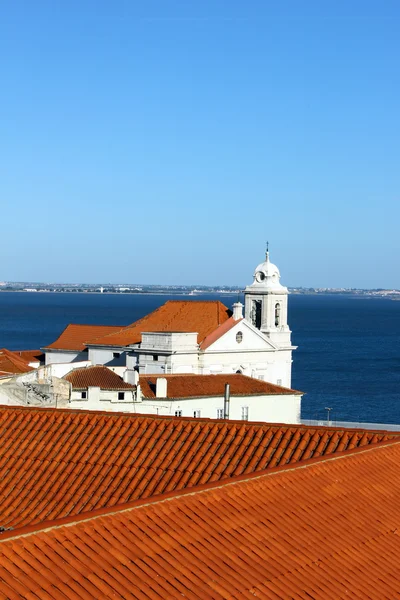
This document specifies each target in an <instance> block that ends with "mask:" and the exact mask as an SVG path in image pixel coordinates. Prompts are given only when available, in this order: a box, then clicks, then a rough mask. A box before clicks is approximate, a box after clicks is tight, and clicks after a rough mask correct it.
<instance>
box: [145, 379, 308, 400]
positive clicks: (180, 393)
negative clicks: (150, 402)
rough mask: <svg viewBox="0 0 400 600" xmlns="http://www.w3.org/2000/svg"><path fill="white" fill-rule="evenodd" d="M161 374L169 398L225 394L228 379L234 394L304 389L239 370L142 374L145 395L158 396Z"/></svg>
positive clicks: (289, 392)
mask: <svg viewBox="0 0 400 600" xmlns="http://www.w3.org/2000/svg"><path fill="white" fill-rule="evenodd" d="M159 378H162V379H166V380H167V398H200V397H207V396H223V395H224V392H225V384H227V383H228V384H229V386H230V394H231V396H256V395H263V396H264V395H267V396H269V395H271V396H275V395H279V396H282V395H289V394H302V393H303V392H299V391H297V390H292V389H290V388H285V387H282V386H280V385H274V384H273V383H269V382H267V381H262V380H261V379H254V377H247V376H246V375H241V374H239V373H233V374H226V375H225V374H224V375H193V374H179V375H140V380H139V383H140V387H141V390H142V393H143V396H144V397H145V398H155V397H156V382H157V379H159Z"/></svg>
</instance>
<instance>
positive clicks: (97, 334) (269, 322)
mask: <svg viewBox="0 0 400 600" xmlns="http://www.w3.org/2000/svg"><path fill="white" fill-rule="evenodd" d="M244 297H245V305H244V314H243V305H242V304H241V303H240V302H236V303H235V304H234V305H233V307H232V308H233V310H232V311H231V310H229V309H228V308H227V307H226V306H224V305H223V304H222V303H221V302H219V301H202V300H186V299H185V300H173V301H168V302H166V303H165V304H163V305H162V306H161V307H160V308H158V309H156V310H155V311H153V312H152V313H150V314H148V315H146V316H145V317H143V318H142V319H139V320H138V321H135V322H134V323H132V324H131V325H128V326H126V327H117V326H115V327H105V326H93V325H75V324H71V325H68V326H67V327H66V329H65V330H64V331H63V332H62V334H61V335H60V336H59V338H58V339H57V340H56V341H55V342H53V343H52V344H50V345H49V346H47V347H46V348H43V351H44V352H45V356H46V365H50V364H54V363H76V367H78V366H79V367H80V366H82V365H84V364H88V365H105V366H107V367H109V368H110V369H112V370H113V371H114V372H116V373H117V374H119V375H121V376H123V378H124V380H125V381H127V382H133V373H134V372H139V374H143V375H145V374H146V375H147V374H159V375H176V374H184V373H193V374H200V375H210V374H215V375H217V374H232V373H242V374H243V375H247V376H249V377H253V378H256V379H261V380H264V381H268V382H270V383H273V384H276V385H281V386H284V387H286V388H290V387H291V370H292V351H293V350H294V349H295V347H294V346H292V343H291V332H290V329H289V326H288V321H287V319H288V310H287V308H288V290H287V288H286V287H284V286H283V285H282V284H281V283H280V272H279V269H278V267H277V266H276V265H274V264H273V263H272V262H270V259H269V252H268V251H267V253H266V257H265V261H264V262H262V263H261V264H259V265H258V266H257V267H256V269H255V272H254V276H253V283H252V284H251V285H249V286H247V287H246V289H245V291H244ZM60 366H61V364H60ZM74 366H75V365H74Z"/></svg>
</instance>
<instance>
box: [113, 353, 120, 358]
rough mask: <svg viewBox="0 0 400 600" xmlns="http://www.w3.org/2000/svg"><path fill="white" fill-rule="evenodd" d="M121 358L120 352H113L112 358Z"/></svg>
mask: <svg viewBox="0 0 400 600" xmlns="http://www.w3.org/2000/svg"><path fill="white" fill-rule="evenodd" d="M120 356H121V352H113V358H119V357H120Z"/></svg>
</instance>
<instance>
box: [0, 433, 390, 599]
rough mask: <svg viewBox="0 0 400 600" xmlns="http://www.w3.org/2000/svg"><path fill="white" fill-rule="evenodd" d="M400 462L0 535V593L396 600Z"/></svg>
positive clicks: (301, 468)
mask: <svg viewBox="0 0 400 600" xmlns="http://www.w3.org/2000/svg"><path fill="white" fill-rule="evenodd" d="M399 464H400V442H399V441H398V439H397V440H394V441H392V442H389V443H388V442H386V443H383V444H380V445H376V446H370V447H368V448H358V449H357V450H355V451H350V453H347V454H343V453H342V454H340V455H337V456H335V457H332V456H324V457H323V458H322V459H319V460H313V461H311V462H310V461H309V462H307V463H305V464H303V465H302V464H297V465H292V466H290V467H286V468H280V469H277V470H274V471H264V472H263V473H259V474H254V473H253V474H252V475H250V476H249V475H246V476H243V477H239V478H237V477H236V478H234V479H233V480H230V481H226V480H225V481H223V482H217V483H216V484H208V485H206V486H202V487H198V488H196V489H193V490H183V491H181V492H176V491H175V492H174V493H173V494H170V495H163V496H159V497H158V498H154V499H150V500H146V501H143V500H142V501H139V502H135V503H133V504H128V505H124V506H120V507H116V508H114V509H110V508H108V509H106V510H103V511H96V512H95V513H89V514H87V515H80V516H78V517H70V518H68V519H66V520H64V521H61V522H59V523H58V522H57V521H56V522H53V523H44V524H43V525H42V529H40V527H39V530H36V531H35V528H34V527H33V528H32V527H30V528H29V527H28V528H25V529H22V530H19V531H10V532H5V533H3V534H2V537H1V538H0V594H1V595H2V597H7V598H33V597H38V598H39V597H40V598H49V599H50V598H63V599H64V600H65V599H67V598H71V597H74V598H75V597H76V598H103V597H120V598H126V599H131V598H132V599H133V598H141V599H144V600H150V599H151V600H164V599H165V598H182V597H185V598H188V599H191V600H197V599H199V598H204V599H205V598H207V599H208V598H215V599H220V600H223V599H226V598H249V599H250V598H265V599H268V598H269V599H271V600H272V599H277V598H279V599H285V600H286V599H287V598H296V599H300V598H314V599H321V600H322V599H324V600H325V599H327V600H328V599H329V600H337V599H340V598H359V599H360V600H361V599H363V600H364V599H368V600H382V599H388V600H394V599H395V598H399V597H400V592H399V580H400V563H399V561H398V555H399V552H400V535H399V534H398V527H399V521H400V505H399V503H398V502H397V500H396V499H397V498H398V497H399V495H400V467H399ZM155 574H156V576H155Z"/></svg>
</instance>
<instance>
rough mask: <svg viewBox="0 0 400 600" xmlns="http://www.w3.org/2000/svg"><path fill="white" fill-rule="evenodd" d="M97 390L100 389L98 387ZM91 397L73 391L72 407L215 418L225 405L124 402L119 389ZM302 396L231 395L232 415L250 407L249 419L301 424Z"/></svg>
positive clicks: (213, 401)
mask: <svg viewBox="0 0 400 600" xmlns="http://www.w3.org/2000/svg"><path fill="white" fill-rule="evenodd" d="M97 389H98V388H97ZM89 396H90V399H89V398H88V399H87V400H82V399H81V393H80V392H77V391H73V392H72V400H71V403H70V408H78V409H85V410H110V411H121V412H129V413H137V414H145V415H160V416H174V415H175V411H182V415H181V416H182V417H193V416H194V411H200V417H201V418H208V419H216V418H217V410H218V409H222V410H223V408H224V398H223V396H220V397H210V398H191V399H187V400H185V399H183V400H182V399H180V400H162V399H159V400H158V399H157V400H156V399H152V400H148V399H146V398H143V399H142V401H141V402H133V398H132V394H131V393H130V394H127V393H126V394H125V398H126V399H125V401H118V395H117V392H104V391H99V393H98V395H94V394H89ZM300 404H301V396H298V395H295V394H293V395H287V396H267V395H266V396H231V399H230V411H229V412H230V414H229V418H230V419H233V420H238V421H240V420H241V419H242V408H243V407H247V408H248V420H249V421H265V422H268V423H300Z"/></svg>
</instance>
